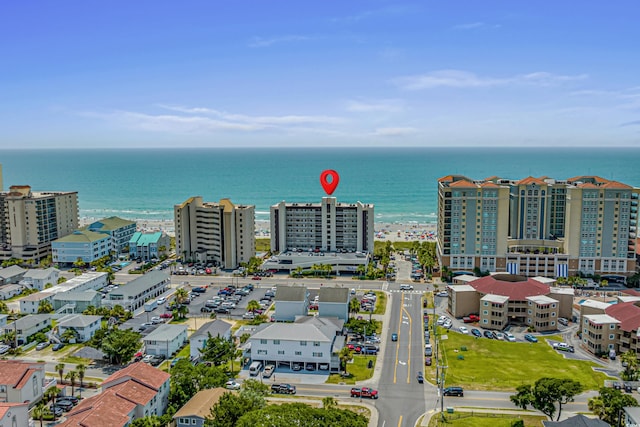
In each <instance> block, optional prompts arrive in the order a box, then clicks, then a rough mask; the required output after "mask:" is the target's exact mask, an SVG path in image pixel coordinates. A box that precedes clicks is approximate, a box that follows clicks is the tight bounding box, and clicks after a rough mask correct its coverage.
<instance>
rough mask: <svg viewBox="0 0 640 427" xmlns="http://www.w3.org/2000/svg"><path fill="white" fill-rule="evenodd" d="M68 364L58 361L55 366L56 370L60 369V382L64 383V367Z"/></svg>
mask: <svg viewBox="0 0 640 427" xmlns="http://www.w3.org/2000/svg"><path fill="white" fill-rule="evenodd" d="M65 367H66V366H65V365H64V363H58V364H57V365H56V367H55V370H56V371H58V374H60V384H63V382H62V375H63V374H64V368H65Z"/></svg>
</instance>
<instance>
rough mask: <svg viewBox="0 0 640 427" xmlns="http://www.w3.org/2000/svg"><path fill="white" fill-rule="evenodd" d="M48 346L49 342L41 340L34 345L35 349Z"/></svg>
mask: <svg viewBox="0 0 640 427" xmlns="http://www.w3.org/2000/svg"><path fill="white" fill-rule="evenodd" d="M47 347H49V343H48V342H41V343H38V345H37V346H36V350H42V349H45V348H47Z"/></svg>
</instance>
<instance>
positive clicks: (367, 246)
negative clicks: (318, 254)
mask: <svg viewBox="0 0 640 427" xmlns="http://www.w3.org/2000/svg"><path fill="white" fill-rule="evenodd" d="M373 219H374V216H373V205H372V204H365V203H361V202H356V203H338V202H337V201H336V198H335V197H323V198H322V202H321V203H285V202H280V203H278V204H277V205H273V206H271V252H274V253H275V252H284V251H287V250H293V249H300V250H302V251H305V252H306V251H308V250H314V251H315V250H319V251H323V252H327V251H328V252H336V251H347V252H362V253H372V252H373V233H374V229H373Z"/></svg>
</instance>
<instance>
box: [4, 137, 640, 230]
mask: <svg viewBox="0 0 640 427" xmlns="http://www.w3.org/2000/svg"><path fill="white" fill-rule="evenodd" d="M639 160H640V150H639V149H628V148H626V149H623V148H620V149H588V150H587V149H582V148H571V149H569V148H558V149H550V148H545V149H524V148H513V149H504V148H485V149H479V148H457V149H448V148H403V149H392V148H375V149H373V148H361V149H355V148H350V149H333V148H332V149H174V150H169V149H147V150H138V149H136V150H79V151H78V150H4V151H0V164H2V167H3V172H4V189H5V190H6V189H7V188H8V187H9V186H10V185H16V184H19V185H22V184H28V185H31V187H32V188H33V189H34V190H38V191H42V190H59V191H78V197H79V204H80V215H81V216H83V217H95V218H99V217H103V216H111V215H117V216H120V217H123V218H130V219H156V220H162V219H165V220H170V219H173V205H175V204H177V203H181V202H183V201H184V200H186V199H187V198H189V197H191V196H197V195H199V196H202V197H203V198H204V200H207V201H217V200H219V199H220V198H224V197H228V198H231V200H232V201H233V202H234V203H243V204H253V205H255V206H256V217H257V219H268V217H269V207H270V206H271V205H273V204H275V203H278V202H279V201H282V200H286V201H289V202H316V201H319V200H320V199H321V198H322V197H323V196H324V192H323V190H322V188H321V186H320V182H319V177H320V174H321V172H322V171H323V170H325V169H334V170H336V171H337V172H338V173H339V174H340V183H339V185H338V188H337V189H336V191H335V192H334V193H333V195H334V196H335V197H337V198H338V201H343V202H350V203H351V202H355V201H358V200H359V201H362V202H366V203H373V204H375V211H376V221H377V222H420V223H430V222H435V220H436V209H437V197H436V196H437V179H438V178H440V177H442V176H445V175H448V174H452V173H453V174H464V175H467V176H469V177H470V178H474V179H480V178H486V177H488V176H491V175H498V176H501V177H504V178H514V179H517V178H524V177H526V176H528V175H533V176H542V175H547V176H550V177H554V178H559V179H563V178H570V177H572V176H576V175H600V176H602V177H604V178H607V179H614V180H618V181H621V182H624V183H627V184H630V185H633V186H640V168H638V166H637V164H638V161H639Z"/></svg>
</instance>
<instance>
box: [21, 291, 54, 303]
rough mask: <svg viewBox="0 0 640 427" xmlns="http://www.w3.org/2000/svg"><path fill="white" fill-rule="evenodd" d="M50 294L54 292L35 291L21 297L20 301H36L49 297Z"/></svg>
mask: <svg viewBox="0 0 640 427" xmlns="http://www.w3.org/2000/svg"><path fill="white" fill-rule="evenodd" d="M51 295H54V294H52V293H51V292H36V293H35V294H30V295H27V296H26V297H24V298H21V299H20V301H34V302H38V301H42V300H44V299H47V298H49V297H51Z"/></svg>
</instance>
